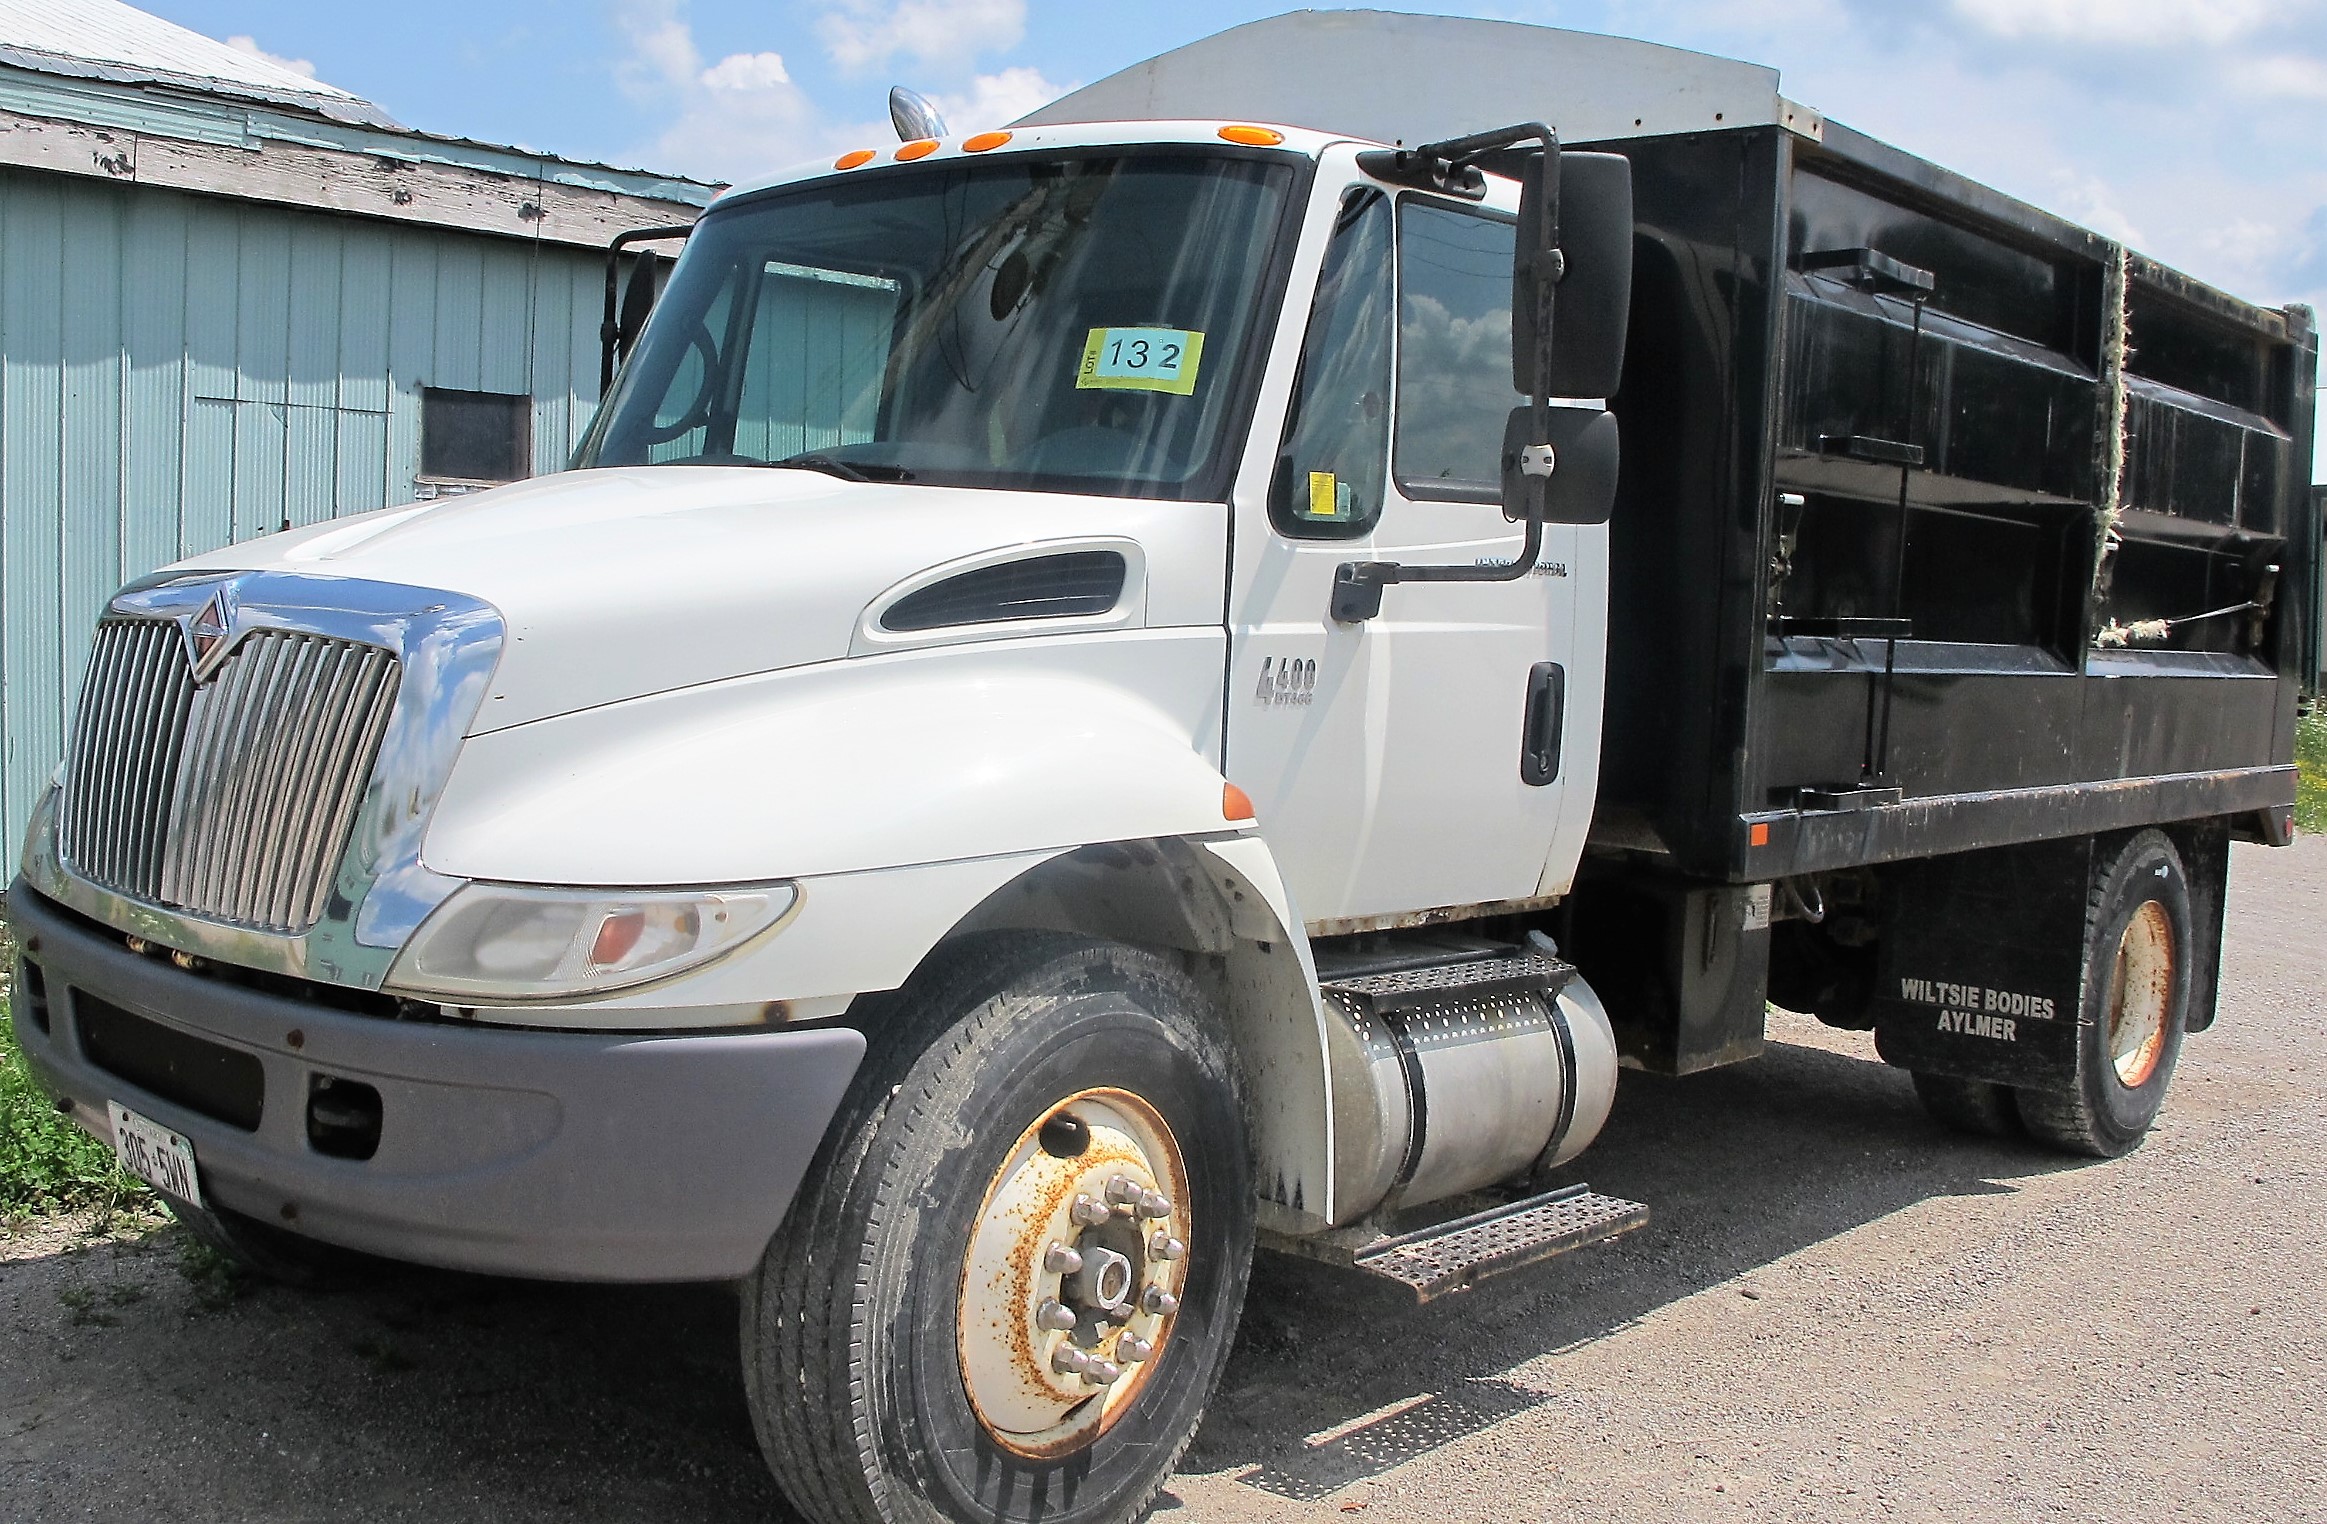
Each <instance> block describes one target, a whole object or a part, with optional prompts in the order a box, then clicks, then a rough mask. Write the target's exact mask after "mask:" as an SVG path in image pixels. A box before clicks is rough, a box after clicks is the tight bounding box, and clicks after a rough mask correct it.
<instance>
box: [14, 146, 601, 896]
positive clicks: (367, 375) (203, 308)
mask: <svg viewBox="0 0 2327 1524" xmlns="http://www.w3.org/2000/svg"><path fill="white" fill-rule="evenodd" d="M600 271H601V266H600V265H599V263H598V261H597V260H596V259H595V258H594V257H593V256H591V255H589V254H588V253H586V252H583V251H578V250H572V249H566V248H560V247H557V246H554V245H542V244H532V243H524V242H519V241H516V240H512V239H501V238H492V237H480V236H476V235H472V234H463V233H448V232H437V231H431V230H427V229H414V228H409V227H400V226H396V225H392V224H387V223H380V222H371V221H366V220H364V219H360V218H352V217H334V216H329V215H321V214H314V213H306V212H297V211H291V210H288V209H284V208H280V207H274V206H267V205H262V204H259V203H252V202H238V201H228V200H222V199H213V198H208V197H197V196H187V195H181V194H178V193H176V192H172V191H166V190H157V189H153V188H150V187H136V186H121V185H111V184H107V183H105V182H102V181H95V180H87V179H77V178H71V179H69V178H66V177H63V176H56V175H47V174H42V173H39V172H37V171H22V170H6V169H0V736H4V737H5V751H4V755H0V831H5V836H4V838H0V840H5V842H6V852H7V856H8V859H9V860H10V861H13V859H14V854H15V849H16V844H17V842H18V841H19V840H21V838H22V832H23V829H24V823H25V819H26V817H27V815H28V814H29V813H30V811H31V808H32V805H33V803H34V802H35V801H36V800H37V799H38V797H39V794H40V790H41V788H42V786H43V785H44V783H45V782H46V780H47V778H48V776H49V773H50V771H51V770H52V769H53V768H54V767H55V765H56V763H57V760H58V759H59V757H61V756H62V755H63V749H64V738H65V730H66V723H67V716H68V715H69V713H70V709H71V704H72V702H73V699H74V696H75V694H76V693H77V692H78V690H79V687H80V681H81V669H82V665H83V663H84V661H85V659H86V655H87V651H88V645H89V635H90V631H91V628H92V626H93V625H94V623H95V621H96V618H97V616H98V613H99V612H100V610H101V609H102V608H103V606H104V601H105V599H106V597H107V596H108V595H110V594H111V593H112V592H113V590H114V589H115V588H116V587H118V586H119V585H120V584H121V583H123V582H125V581H127V580H129V579H130V578H132V577H135V576H139V575H141V574H143V573H145V572H147V571H150V570H152V569H153V568H155V567H157V566H160V565H163V564H165V563H167V562H169V561H172V560H174V559H176V558H178V557H180V556H184V555H192V554H195V553H197V552H200V551H206V550H213V549H216V548H218V547H219V546H222V545H226V544H228V543H230V542H233V541H236V540H245V539H250V538H252V537H254V536H257V535H261V534H265V533H268V532H270V531H272V530H275V529H278V528H280V527H281V526H282V524H283V522H284V521H285V520H286V519H287V520H289V521H290V522H291V523H293V524H308V523H313V522H315V521H317V520H319V519H324V518H330V517H333V516H335V515H341V514H349V513H360V512H363V511H365V510H366V509H372V508H380V507H384V506H387V505H389V504H393V503H402V502H407V501H410V500H411V499H412V498H413V497H414V495H415V492H414V485H415V477H416V476H417V475H418V472H419V469H420V388H421V387H422V386H438V387H452V388H457V389H460V390H465V391H492V392H509V393H525V394H528V395H530V396H532V398H533V399H534V402H533V469H534V470H535V472H537V473H539V472H545V471H554V470H556V469H558V468H559V466H560V465H562V464H563V462H564V460H565V458H566V456H567V454H568V453H569V452H570V451H571V449H572V447H573V445H574V443H575V442H576V441H577V440H578V439H579V437H580V434H581V431H582V430H583V429H584V428H585V427H587V425H588V422H589V416H590V410H591V409H592V407H594V406H595V404H596V400H597V389H598V388H597V364H598V354H597V323H598V317H599V301H600V286H599V281H600V279H601V276H600Z"/></svg>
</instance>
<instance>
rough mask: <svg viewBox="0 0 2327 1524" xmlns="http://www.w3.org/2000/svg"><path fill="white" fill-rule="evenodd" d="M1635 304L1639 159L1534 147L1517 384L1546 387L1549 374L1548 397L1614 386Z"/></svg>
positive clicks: (1518, 297) (1523, 190) (1525, 189)
mask: <svg viewBox="0 0 2327 1524" xmlns="http://www.w3.org/2000/svg"><path fill="white" fill-rule="evenodd" d="M1555 291H1556V292H1557V293H1558V312H1559V320H1558V322H1557V324H1556V325H1555V324H1554V323H1553V322H1552V321H1551V314H1552V308H1553V299H1552V293H1553V292H1555ZM1631 312H1632V161H1631V160H1629V159H1627V158H1625V157H1624V156H1623V155H1622V154H1612V153H1559V152H1557V151H1556V150H1555V151H1553V152H1550V153H1543V154H1532V155H1529V157H1528V159H1527V162H1526V168H1525V170H1524V171H1523V172H1522V174H1521V177H1520V191H1519V243H1518V249H1517V252H1516V254H1515V256H1514V258H1513V261H1512V267H1511V383H1512V386H1513V388H1514V389H1515V390H1517V391H1520V392H1524V393H1527V394H1528V395H1530V396H1533V395H1536V394H1537V393H1536V382H1537V378H1538V376H1539V375H1540V376H1541V378H1542V380H1543V383H1544V384H1543V389H1542V395H1545V396H1552V397H1606V396H1609V395H1611V394H1613V393H1614V392H1615V390H1616V388H1617V386H1618V385H1619V384H1620V383H1621V382H1622V380H1623V376H1624V335H1625V329H1626V326H1627V323H1628V321H1629V319H1630V317H1631ZM1547 341H1548V343H1549V345H1550V353H1549V355H1548V356H1546V355H1544V354H1543V353H1542V350H1543V346H1544V344H1545V343H1546V342H1547ZM1547 360H1548V365H1546V364H1545V362H1546V361H1547Z"/></svg>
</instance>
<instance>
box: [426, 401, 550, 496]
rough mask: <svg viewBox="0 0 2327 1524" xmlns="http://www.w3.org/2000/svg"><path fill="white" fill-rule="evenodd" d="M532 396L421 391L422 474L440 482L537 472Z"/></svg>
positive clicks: (507, 478) (509, 477)
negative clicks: (534, 466) (534, 464)
mask: <svg viewBox="0 0 2327 1524" xmlns="http://www.w3.org/2000/svg"><path fill="white" fill-rule="evenodd" d="M532 467H533V399H532V398H531V397H521V396H511V395H510V394H508V393H506V392H455V391H446V390H444V389H443V388H441V387H434V386H424V387H422V388H421V389H420V474H421V475H422V476H424V477H427V478H430V479H433V480H437V481H456V482H513V481H516V480H518V479H519V478H520V477H526V476H531V475H532V474H533V469H532Z"/></svg>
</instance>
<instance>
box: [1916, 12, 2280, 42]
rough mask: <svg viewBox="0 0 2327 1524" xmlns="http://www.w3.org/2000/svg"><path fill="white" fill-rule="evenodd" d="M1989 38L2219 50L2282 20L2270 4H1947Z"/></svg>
mask: <svg viewBox="0 0 2327 1524" xmlns="http://www.w3.org/2000/svg"><path fill="white" fill-rule="evenodd" d="M1950 9H1952V10H1953V11H1954V12H1955V14H1956V15H1957V16H1959V17H1961V18H1962V19H1963V20H1965V21H1967V22H1969V23H1971V24H1972V25H1973V26H1975V27H1978V28H1979V29H1981V30H1982V31H1985V32H1987V33H1988V34H1990V35H1991V36H1995V37H2000V38H2005V39H2007V40H2017V39H2024V38H2025V39H2042V40H2044V41H2050V42H2071V43H2105V44H2111V45H2132V46H2149V47H2173V46H2180V45H2183V44H2187V43H2193V42H2195V43H2203V44H2206V45H2208V46H2212V47H2220V46H2222V45H2223V44H2225V43H2230V42H2235V41H2237V40H2239V39H2240V38H2243V37H2247V36H2250V35H2252V34H2253V33H2254V32H2256V31H2257V30H2259V29H2261V28H2262V27H2263V26H2264V25H2265V24H2266V23H2268V22H2270V21H2272V20H2274V19H2277V18H2278V17H2279V16H2281V15H2283V13H2284V10H2285V6H2284V4H2283V0H2282V3H2274V0H1951V5H1950Z"/></svg>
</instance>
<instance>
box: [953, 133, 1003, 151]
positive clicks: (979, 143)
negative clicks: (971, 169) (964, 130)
mask: <svg viewBox="0 0 2327 1524" xmlns="http://www.w3.org/2000/svg"><path fill="white" fill-rule="evenodd" d="M1009 141H1010V134H1009V133H1007V132H981V133H979V134H978V135H977V136H976V137H974V138H964V139H962V152H964V153H985V152H987V151H988V150H990V149H995V148H999V147H1001V146H1002V145H1003V144H1004V143H1007V142H1009Z"/></svg>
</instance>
